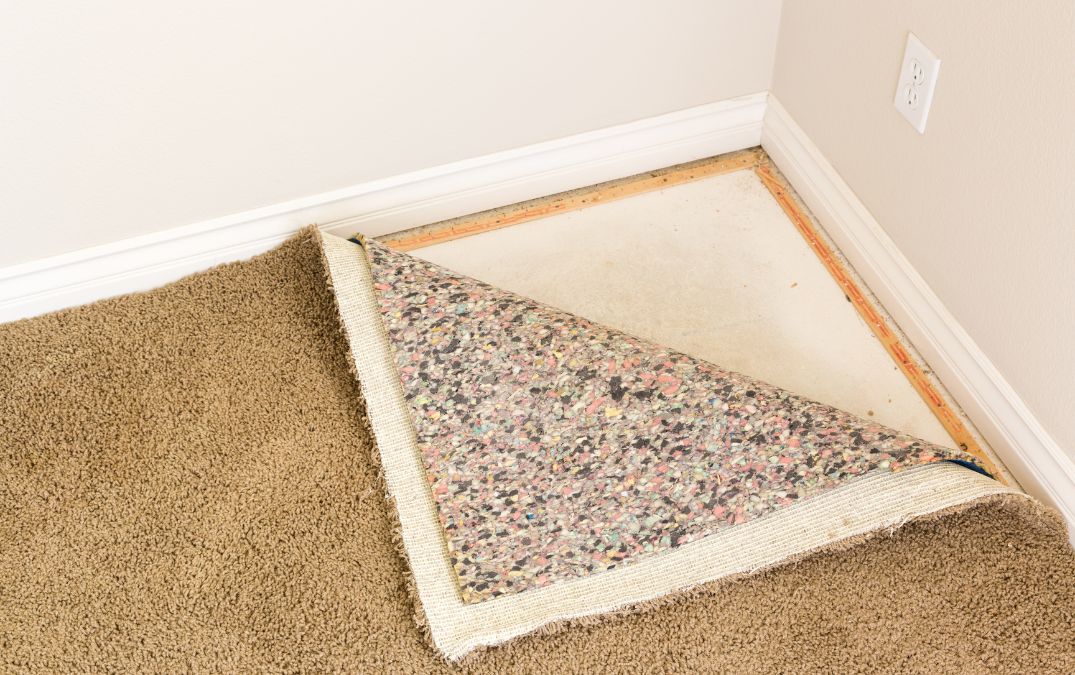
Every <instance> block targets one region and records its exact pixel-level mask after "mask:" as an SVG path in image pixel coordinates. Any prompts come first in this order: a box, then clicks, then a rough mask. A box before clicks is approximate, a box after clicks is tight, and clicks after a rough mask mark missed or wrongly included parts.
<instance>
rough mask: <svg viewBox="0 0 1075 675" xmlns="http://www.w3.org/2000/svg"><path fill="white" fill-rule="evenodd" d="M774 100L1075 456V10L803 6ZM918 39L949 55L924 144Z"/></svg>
mask: <svg viewBox="0 0 1075 675" xmlns="http://www.w3.org/2000/svg"><path fill="white" fill-rule="evenodd" d="M780 30H781V32H780V39H779V46H778V51H777V62H776V66H775V70H774V74H773V87H772V90H773V93H774V94H775V95H776V96H777V98H778V99H779V100H780V102H781V103H783V104H784V107H785V108H787V110H788V111H789V112H790V113H791V115H792V116H793V117H794V118H795V120H796V121H797V122H798V123H799V124H800V125H801V126H802V127H803V129H804V130H805V131H806V133H807V134H808V135H809V136H810V137H811V139H812V140H813V141H814V142H815V143H816V144H817V145H818V146H819V147H820V149H821V150H822V152H824V154H825V155H826V156H827V157H828V159H829V160H830V161H831V162H832V164H833V165H834V166H835V167H836V169H837V170H838V171H839V173H840V174H841V176H842V177H843V178H844V179H845V180H846V181H847V183H848V184H849V185H850V186H851V188H852V189H853V190H854V191H855V192H856V193H857V194H858V196H859V198H860V199H862V201H863V202H864V203H865V204H866V206H867V207H868V208H869V209H870V211H871V212H872V213H873V215H874V216H875V217H876V218H877V220H878V221H879V222H880V223H881V225H882V226H883V227H884V228H885V230H886V231H887V232H888V234H889V235H890V236H891V237H892V238H893V239H894V240H895V242H896V244H897V245H898V246H899V248H900V250H901V251H902V252H903V253H904V254H905V255H906V256H907V258H908V259H909V260H910V261H911V263H912V264H913V265H914V267H915V268H916V269H917V270H918V271H919V272H920V273H921V274H922V276H923V277H925V279H926V281H927V282H928V283H929V284H930V286H931V287H932V288H933V290H934V292H935V293H936V294H937V295H938V296H939V297H940V298H941V300H942V301H943V302H944V303H945V305H946V306H947V307H948V309H949V310H950V311H951V312H952V313H953V314H954V315H955V316H956V318H957V319H958V320H959V322H960V323H961V324H962V325H963V327H964V328H965V329H966V330H967V331H968V332H969V333H970V335H971V336H972V337H973V338H974V340H975V341H976V342H977V343H978V345H979V346H980V347H981V348H982V349H983V350H984V351H985V352H986V354H987V355H988V356H989V357H990V358H991V359H992V360H993V362H994V363H995V364H996V366H997V367H998V368H999V369H1000V371H1001V372H1002V374H1003V375H1004V376H1005V378H1006V379H1007V380H1008V381H1009V382H1010V383H1011V384H1012V386H1013V387H1014V388H1015V389H1016V391H1017V392H1018V393H1019V395H1020V396H1021V397H1022V398H1023V400H1024V401H1026V402H1027V404H1028V405H1029V406H1030V407H1031V409H1032V411H1033V412H1034V413H1035V414H1036V415H1037V417H1038V418H1039V420H1040V421H1041V422H1042V423H1043V425H1044V426H1045V427H1046V429H1047V430H1048V431H1049V432H1050V433H1051V434H1052V435H1053V437H1054V438H1055V439H1056V440H1057V441H1058V442H1059V443H1060V445H1061V446H1062V447H1064V448H1065V449H1066V450H1067V451H1068V452H1069V453H1071V454H1072V455H1073V456H1075V344H1073V343H1072V336H1073V335H1075V123H1073V113H1075V4H1073V3H1071V2H1069V1H1068V0H1052V1H1045V0H1038V1H1034V2H1006V1H1002V0H990V1H988V2H983V1H982V0H945V1H944V2H937V1H936V0H899V1H894V2H861V1H860V0H789V2H787V3H786V4H785V6H784V9H783V16H782V18H781V29H780ZM908 31H912V32H914V33H915V34H916V35H918V37H919V38H921V39H922V41H923V42H924V43H925V44H926V45H927V46H928V47H929V48H930V49H931V50H932V51H933V52H934V53H935V54H937V55H938V57H939V58H940V59H941V60H942V65H941V70H940V76H939V78H938V80H937V90H936V94H935V98H934V102H933V108H932V110H931V112H930V116H929V124H928V127H927V129H926V133H925V135H924V136H920V135H919V134H918V133H917V132H915V131H914V129H912V128H911V126H910V125H909V124H908V123H907V122H906V121H905V120H904V119H903V118H902V117H900V115H899V114H898V113H897V112H896V110H895V109H894V108H893V106H892V99H893V94H894V92H895V85H896V77H897V74H898V71H899V67H900V60H901V57H902V54H903V46H904V42H905V40H906V34H907V32H908Z"/></svg>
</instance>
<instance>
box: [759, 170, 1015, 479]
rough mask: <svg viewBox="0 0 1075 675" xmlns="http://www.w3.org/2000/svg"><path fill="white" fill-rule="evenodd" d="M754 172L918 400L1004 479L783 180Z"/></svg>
mask: <svg viewBox="0 0 1075 675" xmlns="http://www.w3.org/2000/svg"><path fill="white" fill-rule="evenodd" d="M754 172H755V173H756V174H757V175H758V178H760V179H761V181H762V183H764V184H765V187H766V188H768V189H769V192H770V193H771V194H772V195H773V198H774V199H776V201H777V203H778V204H780V206H781V208H783V209H784V213H786V214H787V216H788V218H789V219H790V220H791V222H792V223H793V224H794V225H795V228H796V229H797V230H799V233H800V234H801V235H802V236H803V238H804V239H806V243H807V244H808V245H809V246H810V248H811V249H813V251H814V253H815V254H817V257H818V258H819V259H820V260H821V262H822V264H824V265H825V268H826V269H828V271H829V274H831V275H832V278H833V279H834V280H835V281H836V283H837V284H839V285H840V288H841V289H843V292H844V294H845V295H846V296H847V298H848V300H850V301H851V304H852V305H854V307H855V309H856V310H858V313H859V314H860V315H861V316H862V318H863V320H865V321H866V324H867V325H868V326H869V327H870V329H871V330H872V331H873V332H874V335H876V336H877V339H879V340H880V341H881V344H882V345H883V346H884V348H885V350H886V351H887V352H888V353H889V355H890V356H891V357H892V360H893V361H895V362H896V365H897V366H898V367H899V369H900V370H901V371H903V374H904V375H905V376H906V377H907V380H908V381H909V382H910V383H911V386H912V387H914V389H915V391H917V392H918V395H919V396H921V397H922V400H923V401H925V402H926V405H927V406H929V409H930V410H931V411H933V414H934V415H935V416H936V417H937V420H938V421H939V422H940V423H941V425H942V426H943V427H944V429H945V431H947V432H948V435H949V436H951V437H952V439H953V440H954V441H955V442H956V444H957V445H958V446H959V447H960V448H962V449H963V450H965V451H967V452H968V453H970V454H972V455H974V456H975V457H977V458H978V460H979V461H980V462H981V463H982V466H983V467H984V468H985V470H986V471H988V472H989V473H991V474H992V475H993V477H994V478H996V479H997V480H999V481H1001V482H1006V481H1005V478H1004V474H1003V473H1001V472H1000V471H998V470H997V467H996V465H995V464H994V463H993V461H992V460H991V459H990V458H989V456H988V455H987V454H986V453H985V451H984V450H983V449H982V447H981V445H979V444H978V441H977V440H975V438H974V436H973V435H972V434H971V433H970V431H968V430H967V427H966V426H965V425H964V424H963V421H962V420H960V419H959V416H958V415H957V414H956V412H955V411H954V410H953V409H952V407H951V406H949V405H948V402H947V401H945V399H944V397H943V396H941V395H940V393H939V392H938V391H937V389H936V388H935V387H934V386H933V383H932V382H931V381H930V379H929V378H928V377H926V374H925V373H924V372H923V371H922V369H921V368H920V367H919V365H918V363H917V362H915V360H914V359H913V358H911V356H910V355H909V354H908V353H907V350H906V349H905V348H904V346H903V345H902V344H901V343H900V338H899V336H898V335H897V334H896V332H895V331H893V330H892V329H891V328H890V327H889V325H888V323H887V322H886V321H885V318H884V316H883V315H882V314H881V313H880V312H879V311H878V310H877V308H876V307H875V306H874V304H873V302H872V301H871V300H870V299H869V298H867V297H866V295H865V294H863V292H862V291H861V290H860V289H859V287H858V284H856V283H855V281H854V279H853V278H852V276H851V275H850V274H849V273H848V270H847V268H846V267H845V266H844V264H843V263H842V262H841V261H840V260H839V258H837V257H836V256H835V255H834V254H833V251H832V249H831V248H830V247H829V245H828V244H827V243H826V242H825V240H824V239H822V237H821V236H820V234H818V232H817V230H816V229H815V228H814V226H813V224H812V223H811V222H810V218H809V217H808V216H807V215H806V214H805V213H804V212H803V210H802V209H801V208H799V205H798V204H797V203H796V201H795V200H794V199H793V198H792V197H791V194H790V192H789V189H788V188H787V187H786V186H785V184H784V182H783V180H782V179H781V178H778V177H777V176H776V175H775V174H774V173H773V170H772V168H771V167H770V166H769V164H768V162H767V161H764V160H763V161H759V163H758V164H757V165H755V167H754Z"/></svg>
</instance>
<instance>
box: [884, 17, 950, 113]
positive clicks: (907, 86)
mask: <svg viewBox="0 0 1075 675" xmlns="http://www.w3.org/2000/svg"><path fill="white" fill-rule="evenodd" d="M940 70H941V60H940V59H939V58H937V56H936V55H935V54H934V53H933V52H931V51H930V50H929V48H928V47H926V45H924V44H922V41H921V40H919V39H918V38H917V37H916V36H915V34H914V33H908V34H907V47H906V49H904V52H903V65H901V66H900V76H899V79H898V80H897V82H896V98H895V101H894V103H895V105H896V110H899V111H900V114H901V115H903V116H904V117H906V118H907V121H908V122H910V123H911V126H913V127H914V128H915V129H917V130H918V133H920V134H924V133H926V118H927V117H928V116H929V107H930V105H932V103H933V91H934V90H935V89H936V87H937V74H938V73H939V72H940Z"/></svg>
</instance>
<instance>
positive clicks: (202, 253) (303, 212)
mask: <svg viewBox="0 0 1075 675" xmlns="http://www.w3.org/2000/svg"><path fill="white" fill-rule="evenodd" d="M766 97H767V94H766V93H765V92H761V93H758V94H753V95H750V96H743V97H740V98H736V99H730V100H727V101H719V102H716V103H711V104H707V105H703V106H699V107H696V108H690V109H687V110H682V111H679V112H674V113H670V114H666V115H660V116H657V117H652V118H648V119H644V120H639V121H637V122H631V123H628V124H622V125H618V126H614V127H609V128H606V129H601V130H598V131H593V132H588V133H584V134H578V135H576V136H570V137H567V138H562V139H558V140H554V141H549V142H546V143H538V144H535V145H530V146H526V147H523V148H517V149H514V150H509V151H506V152H499V153H495V154H491V155H486V156H483V157H478V158H474V159H469V160H465V161H461V162H454V163H451V164H445V165H442V166H438V167H433V168H430V169H424V170H421V171H416V172H412V173H408V174H403V175H399V176H393V177H390V178H385V179H381V180H375V181H371V182H368V183H363V184H360V185H354V186H351V187H349V188H345V189H342V190H335V191H332V192H326V193H324V194H320V195H315V196H312V197H306V198H303V199H298V200H294V201H290V202H285V203H282V204H276V205H273V206H269V207H265V208H260V209H256V210H253V211H247V212H244V213H239V214H235V215H231V216H226V217H223V218H216V219H214V220H209V221H206V222H202V223H196V224H193V225H187V226H183V227H178V228H174V229H170V230H166V231H163V232H157V233H153V234H149V235H145V236H141V237H135V238H131V239H125V240H123V241H118V242H115V243H111V244H106V245H103V246H96V247H93V248H88V249H83V250H80V251H75V252H73V253H68V254H64V255H59V256H54V257H51V258H45V259H42V260H37V261H33V262H30V263H26V264H21V265H15V266H12V267H8V268H5V269H0V322H4V321H12V320H15V319H19V318H23V317H28V316H35V315H38V314H43V313H45V312H50V311H53V310H57V309H62V308H64V307H70V306H73V305H79V304H83V303H87V302H91V301H94V300H100V299H103V298H107V297H112V296H115V295H120V294H124V293H130V292H134V291H141V290H146V289H149V288H153V287H156V286H159V285H161V284H164V283H167V282H169V281H174V280H175V279H178V278H180V277H182V276H185V275H187V274H191V273H193V272H197V271H200V270H204V269H207V268H209V267H212V266H213V265H217V264H219V263H223V262H229V261H234V260H240V259H243V258H247V257H249V256H252V255H255V254H257V253H261V252H263V251H266V250H268V249H270V248H272V247H273V246H275V245H276V244H278V243H280V242H281V241H283V240H284V239H286V238H287V237H288V236H290V235H292V234H293V233H294V232H296V231H297V230H298V229H299V228H301V227H303V226H305V225H308V224H310V223H317V224H318V225H319V226H320V227H321V228H322V229H323V230H325V231H328V232H332V233H333V234H347V235H349V234H351V233H353V232H358V231H360V232H363V233H365V234H367V235H369V236H378V235H382V234H388V233H390V232H396V231H400V230H404V229H407V228H410V227H416V226H419V225H424V224H427V223H432V222H437V221H440V220H445V219H448V218H454V217H457V216H462V215H466V214H468V213H475V212H478V211H484V210H487V209H492V208H496V207H500V206H505V205H508V204H513V203H516V202H521V201H525V200H528V199H534V198H536V197H541V196H545V195H549V194H554V193H557V192H563V191H565V190H571V189H574V188H579V187H584V186H587V185H593V184H595V183H600V182H604V181H608V180H613V179H616V178H623V177H625V176H629V175H632V174H636V173H641V172H644V171H650V170H653V169H659V168H663V167H667V166H671V165H673V164H680V163H683V162H689V161H693V160H696V159H702V158H704V157H711V156H713V155H719V154H722V153H725V152H731V151H733V150H742V149H744V148H749V147H753V146H756V145H758V144H759V142H760V141H761V123H762V115H763V113H764V111H765V100H766Z"/></svg>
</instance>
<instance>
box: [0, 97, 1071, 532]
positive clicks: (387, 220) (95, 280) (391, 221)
mask: <svg viewBox="0 0 1075 675" xmlns="http://www.w3.org/2000/svg"><path fill="white" fill-rule="evenodd" d="M759 144H761V145H762V147H763V148H764V149H765V150H766V152H767V153H768V154H769V156H770V157H771V159H772V161H773V162H774V164H775V165H776V166H777V168H778V169H780V171H781V172H782V173H783V174H784V176H785V177H786V178H787V180H788V182H789V183H790V184H791V187H792V188H794V190H795V191H796V192H797V193H798V195H799V196H800V197H801V199H802V200H803V202H805V204H806V205H807V206H808V207H809V208H810V210H811V211H812V214H813V216H814V217H815V218H816V220H817V221H818V222H819V223H820V225H821V226H822V227H824V228H825V231H826V233H827V234H828V235H829V236H830V237H831V238H832V239H833V240H834V241H835V243H836V244H837V246H838V247H839V249H840V252H841V253H842V254H843V255H844V256H846V258H847V259H848V261H849V262H850V263H851V265H852V266H853V267H854V269H855V271H856V272H857V273H858V274H860V275H861V276H862V277H863V278H864V279H865V281H866V282H867V285H868V286H869V288H870V289H871V290H872V291H873V292H874V293H875V294H876V295H877V296H878V298H879V299H880V301H881V303H882V304H883V305H884V307H885V308H886V309H887V310H888V311H889V312H890V313H891V314H892V316H893V317H894V318H895V320H896V322H897V323H898V324H899V326H900V328H901V329H902V330H903V331H904V332H905V333H906V334H907V335H908V337H909V338H910V341H911V343H912V344H914V346H915V347H916V348H917V349H918V350H919V351H920V352H921V353H922V355H923V356H924V357H925V360H926V361H927V362H928V363H929V364H930V365H931V366H932V368H933V369H934V371H935V372H936V373H937V375H938V376H939V378H940V380H941V381H943V382H944V384H945V386H946V387H947V388H948V389H949V390H950V391H951V392H952V394H953V396H954V398H955V399H956V400H957V402H958V403H959V404H960V405H961V406H962V407H963V409H964V410H965V411H966V412H967V414H968V416H969V417H970V419H971V420H972V421H973V422H974V424H975V425H976V426H977V427H978V429H979V430H980V431H981V432H982V434H983V436H984V437H985V438H986V440H987V441H988V443H989V444H990V445H991V446H992V447H993V448H994V449H995V450H996V452H997V454H998V455H999V456H1000V458H1001V459H1002V461H1003V462H1004V463H1005V464H1006V465H1007V466H1008V467H1009V468H1010V469H1011V470H1012V472H1013V473H1014V474H1015V477H1016V479H1017V480H1018V481H1019V482H1020V483H1021V484H1022V485H1023V486H1024V487H1025V488H1027V489H1028V490H1029V491H1030V492H1031V493H1032V494H1034V495H1035V496H1037V497H1039V498H1042V499H1044V500H1045V501H1047V502H1048V503H1051V504H1053V505H1055V506H1057V507H1058V508H1059V509H1060V511H1061V512H1062V513H1063V515H1064V517H1065V518H1066V519H1067V521H1068V523H1069V524H1072V523H1075V462H1072V460H1071V459H1070V458H1069V457H1067V455H1066V454H1065V453H1064V452H1063V450H1062V449H1061V448H1060V447H1059V445H1058V444H1057V443H1056V441H1055V440H1053V439H1052V438H1051V437H1050V436H1049V434H1048V432H1047V431H1046V430H1045V429H1044V428H1043V427H1042V426H1041V424H1040V423H1039V422H1038V421H1037V419H1036V418H1035V417H1034V415H1033V414H1032V413H1031V412H1030V410H1029V408H1028V407H1027V406H1026V404H1025V403H1024V402H1023V401H1022V400H1021V399H1020V398H1019V396H1018V394H1017V393H1016V392H1015V391H1014V390H1013V389H1012V387H1011V386H1010V385H1009V384H1008V383H1007V382H1006V381H1005V379H1004V378H1003V376H1002V375H1001V374H1000V372H999V371H998V370H997V369H996V367H995V366H994V365H993V364H992V362H990V360H989V359H988V357H986V355H985V354H984V353H983V352H982V351H981V349H980V348H978V346H977V345H976V344H975V343H974V341H973V340H972V339H971V338H970V336H969V335H968V334H967V333H966V331H965V330H964V329H963V328H962V327H961V326H960V325H959V324H958V323H957V322H956V320H955V318H954V317H953V316H952V315H951V313H949V312H948V311H947V310H946V309H945V307H944V306H943V304H942V303H941V302H940V300H939V298H937V296H936V295H935V294H934V293H933V292H932V290H930V289H929V287H928V285H927V284H926V283H925V281H924V280H923V279H922V277H921V275H919V274H918V273H917V271H916V270H915V269H914V268H913V267H912V266H911V264H910V263H909V261H907V259H906V258H905V257H904V256H903V255H902V253H901V252H900V251H899V249H898V248H897V247H896V245H895V243H894V242H893V241H892V239H891V238H890V237H889V236H888V235H887V234H885V232H884V230H883V229H882V227H881V225H880V224H879V223H878V222H877V221H876V219H874V218H873V216H872V215H871V214H870V213H869V211H868V210H867V209H866V207H865V206H864V205H863V204H862V203H861V201H859V200H858V198H857V197H856V196H855V194H854V192H853V191H852V190H851V188H850V186H848V185H847V183H845V182H844V181H843V179H842V178H841V177H840V176H839V174H838V173H837V172H836V171H835V169H833V167H832V165H831V164H830V163H829V162H828V161H827V160H826V159H825V157H824V155H823V154H822V153H821V152H820V150H818V148H817V147H816V146H815V145H814V144H813V143H812V141H811V140H810V139H809V137H808V136H807V135H806V134H805V132H803V130H802V129H801V128H800V127H799V126H798V125H797V124H796V123H795V121H794V120H793V119H792V118H791V116H790V115H789V114H788V113H787V111H786V110H785V109H784V108H783V107H782V106H781V105H780V103H779V102H778V101H777V100H776V99H775V98H774V97H772V96H771V95H768V94H767V93H766V92H760V93H757V94H752V95H749V96H743V97H740V98H736V99H731V100H726V101H718V102H715V103H710V104H707V105H703V106H698V107H696V108H690V109H687V110H683V111H678V112H674V113H669V114H666V115H660V116H657V117H652V118H648V119H643V120H639V121H636V122H631V123H628V124H623V125H618V126H614V127H609V128H606V129H601V130H597V131H593V132H587V133H583V134H578V135H575V136H570V137H566V138H563V139H558V140H554V141H549V142H545V143H539V144H536V145H532V146H526V147H523V148H517V149H514V150H508V151H505V152H500V153H494V154H492V155H486V156H483V157H478V158H473V159H469V160H464V161H460V162H454V163H451V164H447V165H442V166H439V167H433V168H429V169H424V170H421V171H416V172H412V173H408V174H403V175H399V176H393V177H389V178H385V179H380V180H376V181H371V182H367V183H362V184H359V185H354V186H351V187H348V188H343V189H340V190H334V191H331V192H326V193H322V194H320V195H314V196H311V197H306V198H302V199H298V200H293V201H289V202H284V203H281V204H276V205H272V206H267V207H263V208H260V209H255V210H252V211H247V212H243V213H239V214H234V215H231V216H225V217H222V218H216V219H213V220H209V221H204V222H201V223H195V224H192V225H187V226H184V227H179V228H173V229H169V230H164V231H161V232H156V233H152V234H148V235H144V236H140V237H134V238H131V239H125V240H122V241H118V242H113V243H110V244H105V245H102V246H96V247H92V248H88V249H83V250H80V251H74V252H71V253H67V254H63V255H59V256H54V257H50V258H46V259H42V260H38V261H32V262H29V263H24V264H20V265H15V266H11V267H7V268H4V269H0V322H4V321H10V320H15V319H18V318H23V317H28V316H35V315H38V314H42V313H45V312H49V311H53V310H57V309H62V308H64V307H69V306H73V305H78V304H82V303H86V302H91V301H94V300H99V299H102V298H107V297H111V296H115V295H120V294H123V293H129V292H133V291H139V290H146V289H149V288H153V287H155V286H159V285H161V284H164V283H167V282H169V281H173V280H175V279H178V278H180V277H183V276H185V275H187V274H191V273H193V272H197V271H200V270H203V269H207V268H209V267H211V266H213V265H216V264H220V263H223V262H229V261H234V260H240V259H243V258H247V257H249V256H251V255H255V254H257V253H260V252H263V251H265V250H268V249H270V248H272V247H273V246H275V245H277V244H278V243H280V242H282V241H283V240H284V239H286V238H287V237H289V236H290V235H292V234H293V233H295V232H296V231H298V230H299V229H300V228H301V227H303V226H305V225H307V224H309V223H321V229H322V230H324V231H327V232H331V233H334V234H341V235H350V234H352V233H353V232H355V231H362V232H364V233H365V234H367V235H369V236H377V235H384V234H389V233H393V232H399V231H402V230H406V229H409V228H414V227H418V226H421V225H424V224H426V223H433V222H438V221H443V220H447V219H451V218H456V217H460V216H464V215H467V214H473V213H477V212H481V211H486V210H491V209H495V208H498V207H502V206H505V205H509V204H514V203H517V202H522V201H526V200H530V199H535V198H538V197H542V196H545V195H552V194H554V193H561V192H565V191H570V190H575V189H578V188H584V187H586V186H591V185H595V184H597V183H603V182H606V181H611V180H615V179H620V178H625V177H627V176H632V175H635V174H639V173H643V172H648V171H655V170H658V169H663V168H665V167H670V166H672V165H677V164H683V163H686V162H691V161H694V160H699V159H703V158H706V157H713V156H715V155H721V154H724V153H729V152H733V151H738V150H744V149H747V148H751V147H754V146H757V145H759Z"/></svg>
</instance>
